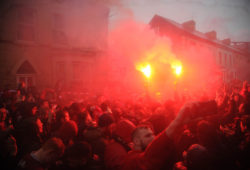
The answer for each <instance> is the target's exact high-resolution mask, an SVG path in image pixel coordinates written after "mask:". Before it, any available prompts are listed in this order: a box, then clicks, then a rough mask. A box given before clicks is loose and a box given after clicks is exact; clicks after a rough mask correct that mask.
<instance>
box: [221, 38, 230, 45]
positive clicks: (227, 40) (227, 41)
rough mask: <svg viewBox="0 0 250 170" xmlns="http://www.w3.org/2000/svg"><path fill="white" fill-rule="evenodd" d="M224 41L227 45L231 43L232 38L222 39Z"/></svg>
mask: <svg viewBox="0 0 250 170" xmlns="http://www.w3.org/2000/svg"><path fill="white" fill-rule="evenodd" d="M222 43H224V44H226V45H231V40H230V38H226V39H224V40H222Z"/></svg>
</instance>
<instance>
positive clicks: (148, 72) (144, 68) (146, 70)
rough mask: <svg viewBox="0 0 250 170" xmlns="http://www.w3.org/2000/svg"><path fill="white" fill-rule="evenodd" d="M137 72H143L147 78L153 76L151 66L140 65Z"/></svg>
mask: <svg viewBox="0 0 250 170" xmlns="http://www.w3.org/2000/svg"><path fill="white" fill-rule="evenodd" d="M137 70H139V71H141V72H142V73H143V74H144V75H145V76H146V77H147V78H150V76H151V66H150V64H147V65H139V66H138V67H137Z"/></svg>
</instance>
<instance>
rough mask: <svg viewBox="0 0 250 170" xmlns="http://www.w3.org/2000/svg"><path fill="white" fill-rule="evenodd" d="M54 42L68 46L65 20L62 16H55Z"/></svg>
mask: <svg viewBox="0 0 250 170" xmlns="http://www.w3.org/2000/svg"><path fill="white" fill-rule="evenodd" d="M52 33H53V40H54V42H55V43H57V44H66V43H67V37H66V34H65V20H64V18H63V16H62V15H61V14H54V15H53V31H52Z"/></svg>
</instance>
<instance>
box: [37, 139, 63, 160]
mask: <svg viewBox="0 0 250 170" xmlns="http://www.w3.org/2000/svg"><path fill="white" fill-rule="evenodd" d="M64 149H65V146H64V144H63V142H62V140H61V139H60V138H55V137H53V138H50V139H48V140H47V141H46V142H45V143H44V144H43V145H42V147H41V148H40V149H39V151H40V152H39V153H40V158H41V160H40V161H42V162H43V163H50V162H54V161H56V160H58V159H59V158H60V157H61V156H62V155H63V153H64Z"/></svg>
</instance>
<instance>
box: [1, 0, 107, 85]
mask: <svg viewBox="0 0 250 170" xmlns="http://www.w3.org/2000/svg"><path fill="white" fill-rule="evenodd" d="M0 3H1V7H0V8H1V10H0V11H1V13H0V17H1V18H0V23H1V24H0V25H1V26H0V65H1V66H0V79H1V83H0V88H4V87H5V86H8V87H9V88H16V87H17V85H18V84H19V83H20V82H25V83H26V84H27V85H28V86H35V87H37V88H45V87H54V86H55V84H56V83H57V82H59V81H60V82H63V84H64V85H65V86H67V87H71V88H72V87H75V86H78V87H80V88H85V87H86V88H87V87H88V86H91V83H92V82H93V81H94V80H92V77H93V74H94V68H93V66H94V65H95V63H96V61H97V60H98V59H99V58H101V57H104V56H105V53H106V48H107V34H108V17H109V8H108V7H107V6H105V5H104V4H101V3H98V2H96V1H91V0H43V1H40V0H22V1H20V0H13V1H8V0H4V1H1V2H0Z"/></svg>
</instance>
